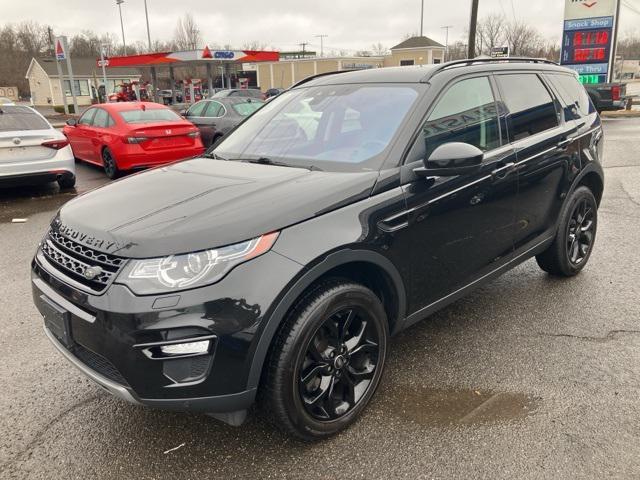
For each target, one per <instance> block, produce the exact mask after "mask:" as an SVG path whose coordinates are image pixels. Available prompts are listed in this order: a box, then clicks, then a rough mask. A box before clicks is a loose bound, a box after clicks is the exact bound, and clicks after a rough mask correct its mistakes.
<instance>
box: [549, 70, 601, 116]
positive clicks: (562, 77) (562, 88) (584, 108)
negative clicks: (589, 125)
mask: <svg viewBox="0 0 640 480" xmlns="http://www.w3.org/2000/svg"><path fill="white" fill-rule="evenodd" d="M547 78H548V79H549V80H550V81H551V83H552V84H553V85H554V87H556V89H557V90H558V93H559V94H560V96H561V97H562V100H563V101H564V104H565V105H567V106H568V108H567V112H566V113H565V116H566V117H567V118H571V117H574V118H575V117H578V118H580V117H585V116H587V115H589V114H590V113H593V112H595V109H594V108H593V107H592V105H591V102H590V100H589V94H588V93H587V91H586V90H585V88H584V86H583V85H582V84H581V83H580V82H579V81H578V79H577V78H576V77H574V76H573V75H569V74H562V73H553V74H548V75H547ZM573 107H575V108H573Z"/></svg>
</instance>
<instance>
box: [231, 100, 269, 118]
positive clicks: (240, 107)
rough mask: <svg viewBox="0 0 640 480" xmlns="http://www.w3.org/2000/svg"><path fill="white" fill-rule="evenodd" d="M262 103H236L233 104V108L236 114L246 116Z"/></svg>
mask: <svg viewBox="0 0 640 480" xmlns="http://www.w3.org/2000/svg"><path fill="white" fill-rule="evenodd" d="M262 105H264V103H263V102H247V103H236V104H235V105H233V109H234V110H235V111H236V113H237V114H238V115H241V116H243V117H246V116H248V115H251V114H252V113H253V112H255V111H256V110H258V109H259V108H260V107H261V106H262Z"/></svg>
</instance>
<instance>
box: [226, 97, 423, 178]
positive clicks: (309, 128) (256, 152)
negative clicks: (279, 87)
mask: <svg viewBox="0 0 640 480" xmlns="http://www.w3.org/2000/svg"><path fill="white" fill-rule="evenodd" d="M418 88H420V85H413V84H411V85H408V84H404V85H394V84H388V85H379V84H360V85H324V86H319V87H307V88H298V89H295V90H290V91H287V92H285V93H282V94H281V95H279V96H278V97H276V98H275V99H274V100H273V101H271V102H269V103H267V104H266V105H265V106H263V107H262V108H261V109H260V110H258V111H257V112H256V113H255V114H254V115H253V116H252V117H251V118H249V119H248V120H247V121H246V122H244V123H243V124H241V125H240V126H239V127H238V128H237V129H236V130H235V131H234V132H233V133H232V134H230V135H229V136H228V137H227V138H226V140H224V141H223V142H222V143H221V144H220V146H219V147H218V148H216V149H215V153H216V155H218V156H220V157H222V158H226V159H229V160H231V159H242V160H253V159H256V160H257V159H260V158H263V159H264V158H267V159H269V160H272V161H277V162H279V163H282V164H286V165H292V166H307V167H310V166H314V167H318V168H320V169H322V170H329V171H332V170H333V171H361V170H373V169H378V168H380V166H381V164H382V161H383V160H384V157H383V155H381V154H382V153H383V152H384V150H385V149H386V148H387V147H388V145H389V143H390V141H391V139H392V138H393V137H394V135H395V133H396V131H397V130H398V128H399V126H400V124H401V123H402V121H403V120H404V118H405V117H406V116H407V114H408V112H409V110H410V109H411V107H412V105H413V104H414V103H415V101H416V99H417V97H418Z"/></svg>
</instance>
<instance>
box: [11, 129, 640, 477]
mask: <svg viewBox="0 0 640 480" xmlns="http://www.w3.org/2000/svg"><path fill="white" fill-rule="evenodd" d="M605 135H606V144H605V165H604V166H605V172H606V187H605V194H604V199H603V202H602V205H601V208H600V221H599V229H598V237H597V242H596V247H595V251H594V253H593V256H592V257H591V260H590V263H589V265H588V267H587V268H586V269H585V271H584V272H583V273H582V274H580V275H579V276H578V277H576V278H573V279H571V280H558V279H554V278H551V277H549V276H547V275H546V274H544V273H543V272H542V271H541V270H540V269H539V268H538V267H537V265H536V263H535V261H528V262H526V263H524V264H523V265H521V266H520V267H518V268H517V269H515V270H513V271H511V272H509V273H508V274H506V275H504V276H503V277H501V278H500V279H498V280H497V281H495V282H493V283H492V284H490V285H488V286H487V287H485V288H482V289H480V290H478V291H476V292H475V293H474V294H473V295H471V296H470V297H467V298H466V299H463V300H461V301H458V302H456V303H455V304H453V305H451V306H450V307H448V308H446V309H445V310H442V311H440V312H439V313H437V314H435V315H434V316H433V317H431V318H430V319H429V320H427V321H424V322H422V323H420V324H418V325H416V326H414V327H413V328H411V329H409V330H408V331H405V332H403V333H402V334H400V335H399V336H398V337H396V338H395V339H393V341H392V344H391V354H390V357H389V362H388V364H387V369H386V372H385V377H384V380H383V383H382V386H381V388H380V390H379V391H378V395H377V397H376V398H375V400H374V401H373V403H372V405H371V406H370V407H369V408H368V410H367V411H366V412H365V414H364V415H363V417H362V418H361V419H360V420H359V421H358V422H357V423H356V425H355V426H353V427H352V428H350V429H349V430H347V431H346V432H344V433H342V434H340V435H338V436H336V437H334V438H332V439H331V440H329V441H326V442H323V443H319V444H302V443H299V442H296V441H294V440H291V439H289V438H287V437H286V436H284V435H282V434H280V433H279V432H277V431H276V430H274V429H273V428H272V427H271V426H269V425H268V424H267V423H266V422H265V421H263V420H262V419H261V418H259V417H258V418H256V417H255V416H253V417H252V418H250V420H249V421H248V423H246V424H245V425H244V426H242V427H240V428H233V427H229V426H226V425H223V424H220V423H218V422H217V421H216V420H213V419H211V418H209V417H206V416H199V415H189V414H179V413H170V412H163V411H157V410H151V409H145V408H142V407H136V406H132V405H128V404H126V403H123V402H121V401H119V400H116V399H114V398H112V397H111V396H110V395H109V394H107V393H105V392H103V391H102V390H101V389H100V388H98V387H97V386H95V385H94V384H92V383H91V382H90V381H89V380H87V379H85V378H84V377H83V376H82V375H81V374H80V373H79V372H77V371H76V370H75V369H74V368H73V367H72V366H71V365H69V364H68V363H67V362H66V361H65V360H64V359H63V358H62V357H61V356H60V355H59V354H58V353H57V352H56V351H55V350H54V348H53V347H52V346H51V345H50V344H49V342H48V340H47V339H46V338H45V336H44V334H43V332H42V318H41V317H40V315H39V314H38V312H37V311H36V309H35V307H34V306H33V304H32V301H31V297H30V285H29V261H30V259H31V256H32V254H33V252H34V249H35V247H36V244H37V243H38V241H39V239H40V237H41V235H42V234H43V233H44V232H45V230H46V226H47V223H48V222H49V221H50V219H51V217H52V216H53V214H54V213H55V210H56V209H57V208H58V207H59V206H60V205H61V204H62V203H64V202H65V201H67V200H68V199H69V198H71V197H72V196H73V195H75V193H74V192H67V193H59V192H58V190H57V187H50V188H33V189H12V190H7V191H2V192H0V246H1V249H0V252H1V253H0V332H2V334H1V335H0V346H1V350H0V378H2V394H1V395H0V432H2V434H1V435H0V478H3V479H5V478H7V479H8V478H16V479H31V478H46V479H63V478H64V479H75V478H78V479H86V478H107V479H112V478H113V479H120V478H137V479H163V478H180V479H201V478H225V479H226V478H306V479H316V478H317V479H333V478H536V479H537V478H605V477H608V478H634V477H639V476H640V400H639V399H640V307H639V306H638V304H639V300H640V153H639V152H640V119H610V120H605ZM78 171H79V182H78V189H77V191H78V192H82V191H85V190H87V189H89V188H93V187H95V186H98V185H100V184H102V183H105V182H106V177H105V176H104V175H103V173H102V172H101V171H100V170H99V169H97V168H93V167H89V166H86V165H79V166H78ZM96 215H100V212H96ZM13 218H26V219H27V221H26V222H25V223H11V221H12V219H13ZM176 447H178V448H176Z"/></svg>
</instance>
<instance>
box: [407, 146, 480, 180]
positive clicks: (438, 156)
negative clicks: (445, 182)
mask: <svg viewBox="0 0 640 480" xmlns="http://www.w3.org/2000/svg"><path fill="white" fill-rule="evenodd" d="M483 158H484V153H482V150H480V149H479V148H478V147H475V146H473V145H469V144H468V143H461V142H450V143H444V144H442V145H440V146H439V147H437V148H436V149H435V150H434V151H433V152H432V153H431V155H430V156H429V158H426V159H425V160H424V167H419V168H416V169H415V170H414V172H415V173H416V174H418V175H420V176H423V177H426V176H440V177H453V176H456V175H467V174H470V173H475V172H477V171H478V170H479V169H480V165H482V159H483Z"/></svg>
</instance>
